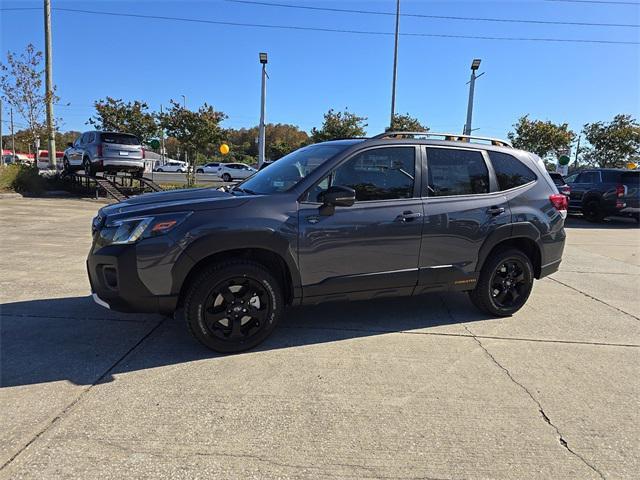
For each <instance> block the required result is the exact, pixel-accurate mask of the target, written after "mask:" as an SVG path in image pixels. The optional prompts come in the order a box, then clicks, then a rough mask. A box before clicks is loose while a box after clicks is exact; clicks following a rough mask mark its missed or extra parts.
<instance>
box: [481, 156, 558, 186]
mask: <svg viewBox="0 0 640 480" xmlns="http://www.w3.org/2000/svg"><path fill="white" fill-rule="evenodd" d="M489 158H490V159H491V163H492V164H493V169H494V170H495V172H496V177H497V178H498V185H499V186H500V190H509V189H511V188H515V187H519V186H520V185H525V184H527V183H529V182H533V181H534V180H536V178H537V177H536V174H535V173H533V172H532V171H531V170H530V169H529V167H527V166H526V165H525V164H523V163H522V162H521V161H520V160H518V159H517V158H515V157H513V156H512V155H508V154H506V153H501V152H489ZM560 181H562V177H560ZM556 185H562V183H557V182H556Z"/></svg>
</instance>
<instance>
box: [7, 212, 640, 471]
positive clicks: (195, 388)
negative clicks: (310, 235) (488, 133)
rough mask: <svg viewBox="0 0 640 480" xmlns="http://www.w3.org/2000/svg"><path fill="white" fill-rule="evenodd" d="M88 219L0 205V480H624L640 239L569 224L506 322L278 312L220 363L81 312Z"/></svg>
mask: <svg viewBox="0 0 640 480" xmlns="http://www.w3.org/2000/svg"><path fill="white" fill-rule="evenodd" d="M98 207H99V204H96V203H94V202H91V201H83V200H44V199H15V200H14V199H3V200H1V201H0V271H1V272H2V274H1V276H0V303H1V306H0V309H1V310H0V313H1V315H2V324H1V328H2V335H1V338H0V341H1V344H0V346H1V348H0V384H1V385H2V388H1V389H0V404H1V405H2V409H1V411H0V423H1V425H2V428H1V429H0V466H1V467H0V478H7V479H8V478H12V479H13V478H34V479H36V478H37V479H42V478H83V479H84V478H88V479H92V478H96V479H98V478H123V477H127V478H185V479H187V478H189V479H190V478H225V479H226V478H439V479H459V478H513V479H516V478H517V479H521V478H571V479H589V478H595V479H598V478H636V475H637V474H634V473H633V472H634V471H635V472H637V471H640V434H639V433H638V432H640V428H639V427H640V414H639V408H638V407H639V404H638V398H639V393H640V391H639V390H640V388H639V382H638V377H639V375H638V374H639V373H640V367H639V365H640V362H639V360H640V358H639V357H640V355H639V353H640V350H639V348H640V303H639V301H638V297H639V296H638V293H640V292H639V282H638V280H639V277H640V242H639V240H640V230H639V229H638V228H637V227H636V226H635V224H634V223H628V222H624V221H615V222H608V223H607V224H603V225H599V226H593V225H591V224H587V223H586V222H583V221H581V220H580V219H575V218H574V219H570V220H569V222H568V245H567V248H566V253H565V257H564V258H565V260H564V262H563V264H562V267H561V270H560V272H558V273H556V274H554V275H553V276H552V277H550V278H547V279H544V280H542V281H539V282H537V283H536V286H535V288H534V292H533V293H532V296H531V298H530V300H529V302H528V304H527V305H526V306H525V308H524V309H523V310H522V311H521V312H519V313H518V314H517V315H515V316H514V317H512V318H507V319H494V318H487V317H486V316H484V315H483V314H480V313H478V312H477V311H475V310H474V309H473V307H472V306H471V305H470V303H469V302H468V301H467V298H466V296H465V295H463V294H447V295H431V296H424V297H417V298H411V299H395V300H386V301H376V302H358V303H356V302H354V303H349V304H327V305H322V306H318V307H313V308H312V307H304V308H296V309H291V310H290V311H289V312H288V313H287V316H286V319H285V322H284V325H282V326H281V328H279V329H278V330H277V331H276V332H275V333H274V335H273V336H272V337H271V338H270V339H269V340H268V341H267V342H265V344H264V345H262V346H261V347H260V348H258V349H256V350H254V351H251V352H248V353H244V354H241V355H233V356H219V355H216V354H213V353H211V352H210V351H208V350H206V349H204V348H202V347H200V346H199V345H198V344H197V343H196V342H195V341H194V340H192V339H191V338H190V336H189V334H188V333H187V332H186V329H185V328H184V326H183V325H182V324H181V323H179V322H176V321H174V320H169V319H164V318H162V317H158V316H153V315H123V314H117V313H115V312H110V311H108V310H104V309H101V308H100V307H97V306H95V305H94V304H93V303H92V301H91V300H90V298H89V297H88V292H89V286H88V282H87V279H86V273H85V266H84V259H85V255H86V252H87V250H88V248H89V244H90V232H89V225H90V224H89V222H90V219H91V217H92V216H93V215H94V214H95V211H96V210H97V208H98Z"/></svg>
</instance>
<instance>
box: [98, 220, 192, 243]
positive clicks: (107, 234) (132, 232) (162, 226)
mask: <svg viewBox="0 0 640 480" xmlns="http://www.w3.org/2000/svg"><path fill="white" fill-rule="evenodd" d="M189 215H191V212H181V213H167V214H162V215H154V216H148V217H134V218H123V219H118V220H107V222H106V224H105V226H104V227H103V228H102V230H101V231H100V239H101V243H103V244H105V245H114V244H125V243H135V242H137V241H138V240H141V239H143V238H149V237H155V236H157V235H164V234H165V233H168V232H170V231H171V230H173V229H174V228H175V227H177V226H178V225H179V224H180V223H182V222H183V221H184V220H186V219H187V217H188V216H189Z"/></svg>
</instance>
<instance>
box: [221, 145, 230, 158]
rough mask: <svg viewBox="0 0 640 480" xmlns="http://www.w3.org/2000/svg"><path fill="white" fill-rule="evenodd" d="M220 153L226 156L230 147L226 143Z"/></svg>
mask: <svg viewBox="0 0 640 480" xmlns="http://www.w3.org/2000/svg"><path fill="white" fill-rule="evenodd" d="M220 153H221V154H222V155H226V154H227V153H229V145H227V144H226V143H223V144H222V145H220Z"/></svg>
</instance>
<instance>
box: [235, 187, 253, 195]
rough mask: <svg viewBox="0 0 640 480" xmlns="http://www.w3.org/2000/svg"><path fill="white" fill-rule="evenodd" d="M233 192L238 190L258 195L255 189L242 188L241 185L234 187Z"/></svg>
mask: <svg viewBox="0 0 640 480" xmlns="http://www.w3.org/2000/svg"><path fill="white" fill-rule="evenodd" d="M231 191H232V192H235V191H238V192H242V193H248V194H249V195H258V194H257V193H256V192H254V191H253V190H249V189H248V188H241V187H233V189H231Z"/></svg>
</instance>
